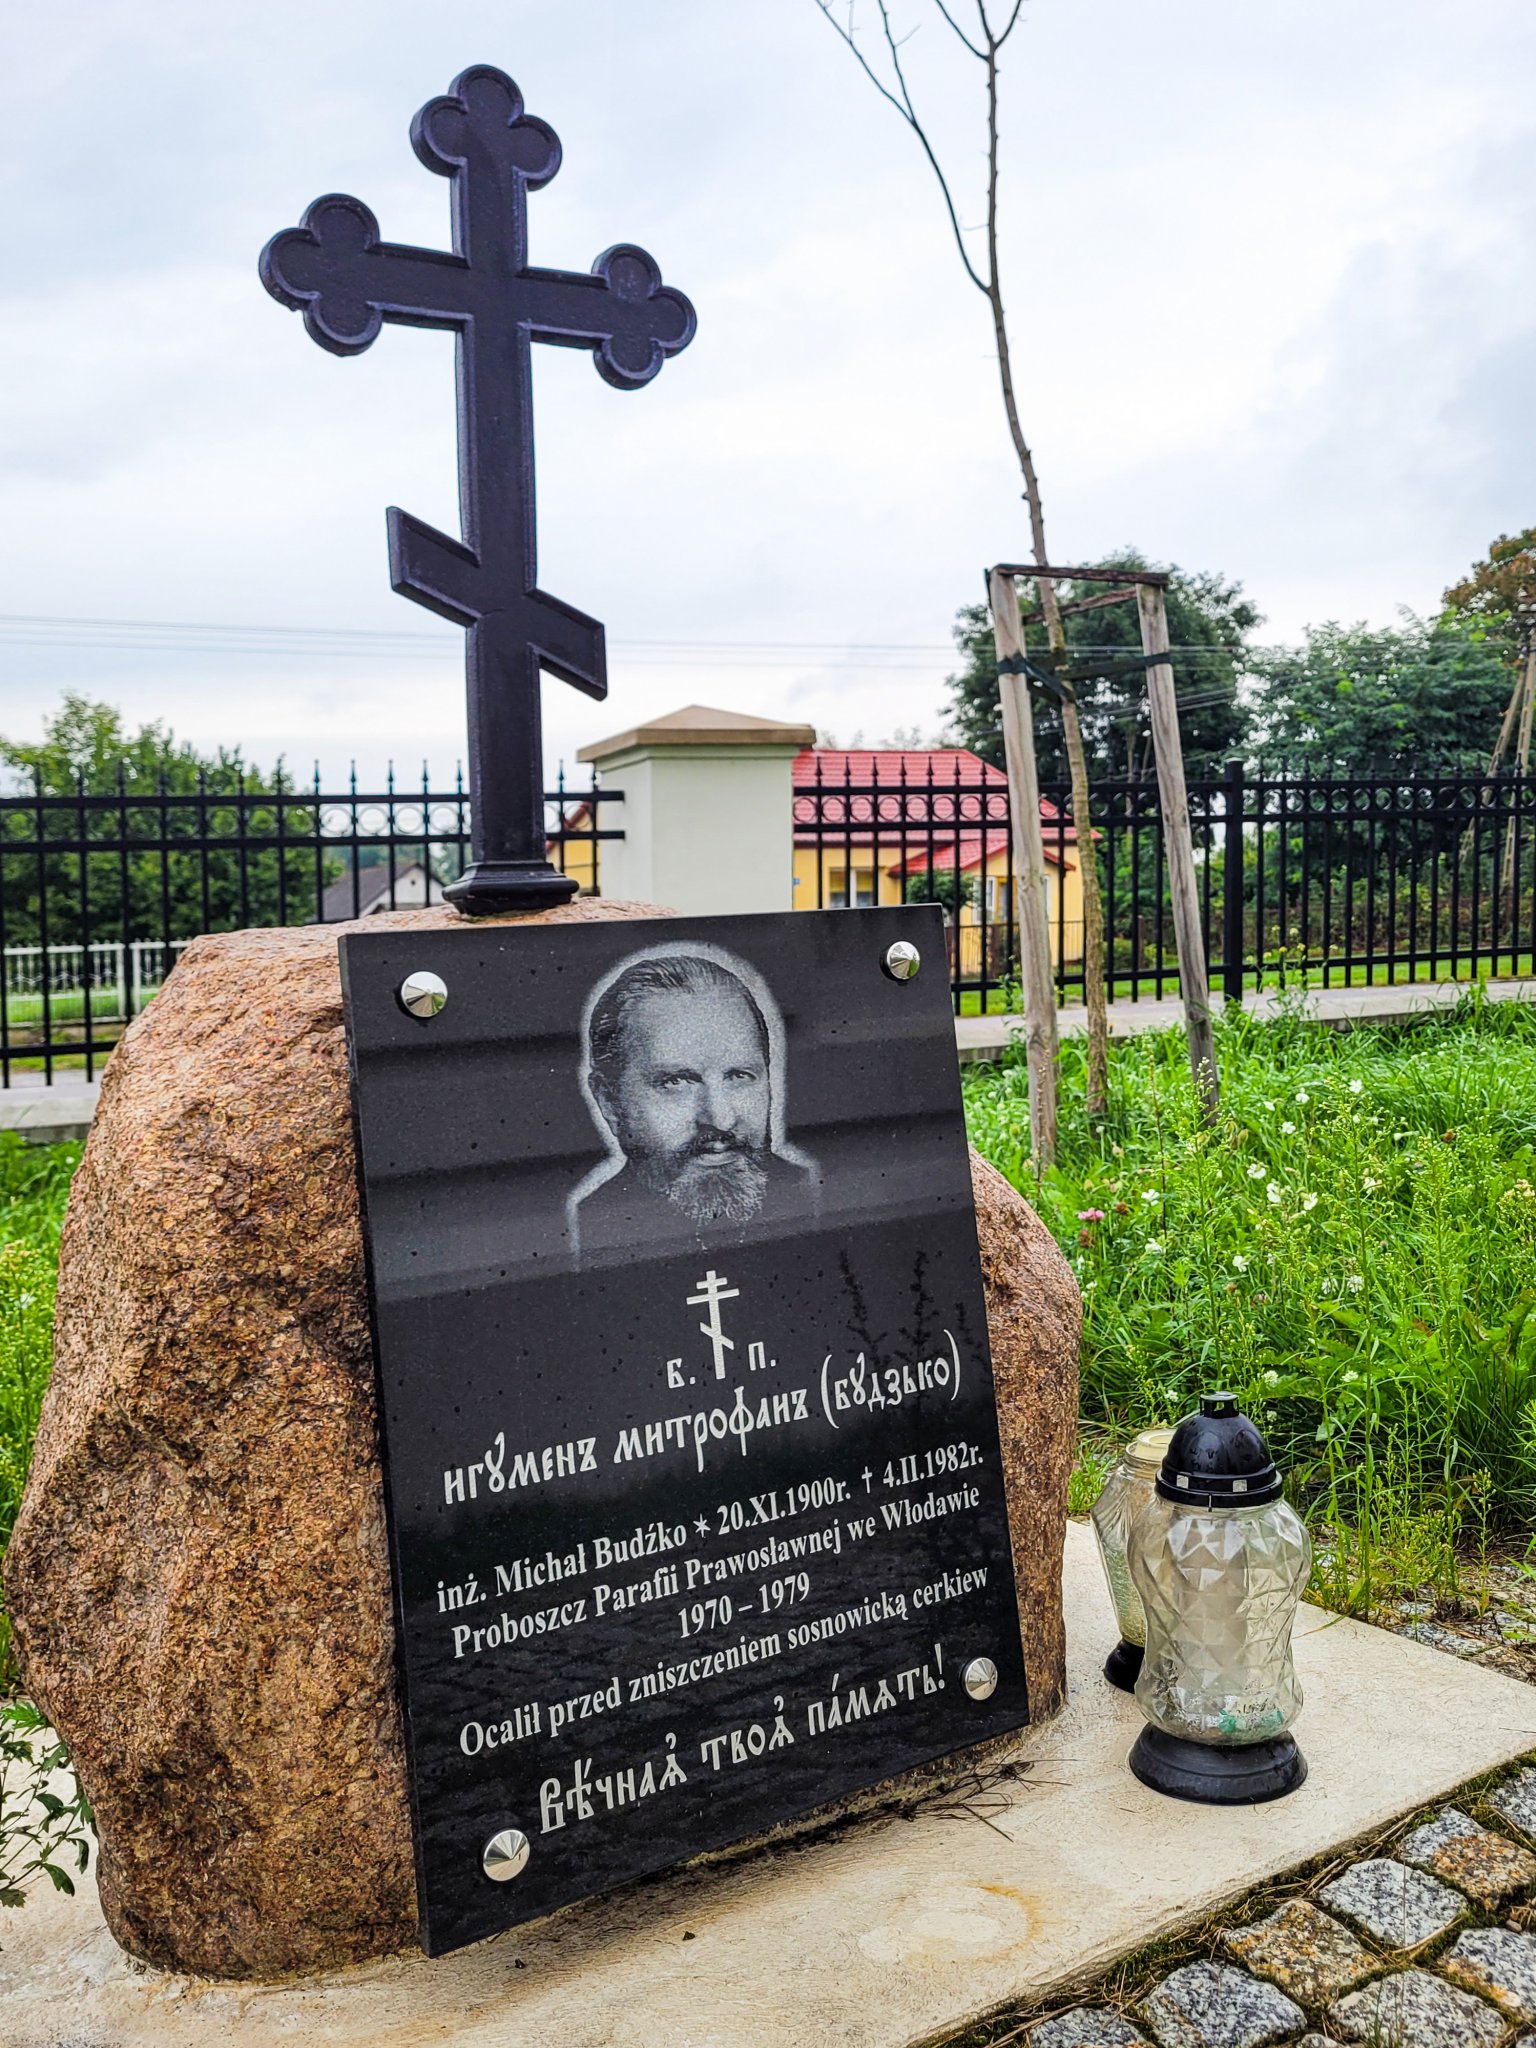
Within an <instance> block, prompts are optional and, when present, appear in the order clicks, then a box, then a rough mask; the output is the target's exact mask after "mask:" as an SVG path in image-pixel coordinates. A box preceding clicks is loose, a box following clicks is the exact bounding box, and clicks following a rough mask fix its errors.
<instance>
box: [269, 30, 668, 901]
mask: <svg viewBox="0 0 1536 2048" xmlns="http://www.w3.org/2000/svg"><path fill="white" fill-rule="evenodd" d="M411 143H412V146H413V147H414V149H415V151H416V154H417V156H418V157H419V158H420V159H421V161H422V162H423V163H424V164H425V165H426V166H427V168H428V170H431V171H436V172H438V173H439V174H440V175H442V176H444V177H448V178H451V179H452V180H453V251H452V254H449V253H448V252H447V251H446V250H438V249H412V248H407V247H403V246H401V245H400V244H398V243H392V242H384V241H381V240H380V239H379V224H378V222H377V221H376V220H375V219H374V217H373V214H372V213H371V212H370V211H369V209H368V208H367V207H366V206H364V205H363V203H362V201H361V200H360V199H352V198H349V197H348V196H347V195H346V194H344V193H332V194H330V195H329V196H327V197H326V198H323V199H317V200H316V201H315V202H314V204H313V205H312V206H311V207H309V208H308V209H307V210H306V212H305V214H304V216H303V219H302V221H301V222H300V224H299V226H298V227H296V228H285V229H284V230H283V232H282V233H281V234H277V235H274V236H273V237H272V240H271V241H270V242H268V244H267V246H266V248H265V249H264V250H263V251H262V256H261V278H262V282H263V284H265V286H266V288H267V290H268V291H269V292H271V294H272V296H273V297H274V298H276V299H280V300H281V301H282V303H283V304H284V305H285V306H290V307H293V308H295V309H296V310H302V312H303V314H304V325H305V326H306V327H307V328H308V330H309V333H310V335H311V337H312V339H314V340H315V341H318V342H319V344H320V346H321V347H322V348H327V349H330V350H331V351H332V353H333V354H335V355H341V356H348V355H357V354H358V353H360V351H361V350H363V349H365V348H367V347H369V346H370V344H371V343H372V342H373V341H374V340H375V338H376V337H377V335H378V332H379V328H380V326H381V324H382V323H383V322H384V321H386V320H395V321H399V322H400V323H401V324H402V325H403V326H407V327H447V328H451V329H452V330H453V331H454V333H455V335H456V336H457V344H458V392H459V515H460V520H461V523H462V526H463V530H464V537H463V539H462V541H459V540H454V539H451V538H450V537H449V536H448V535H447V534H444V533H439V532H437V531H436V529H435V528H433V527H430V526H427V525H425V524H424V523H423V522H422V521H421V520H419V519H415V518H413V517H412V516H411V515H410V513H408V512H402V511H401V510H400V509H399V507H398V506H391V507H390V509H389V571H390V581H391V583H392V584H393V585H394V588H395V589H396V590H397V591H399V592H400V593H401V595H402V596H404V597H411V598H414V599H415V600H416V602H417V603H418V604H424V605H426V606H428V607H429V608H430V609H431V610H432V611H435V612H440V613H441V614H442V616H443V617H444V618H447V619H452V620H453V621H454V623H455V624H456V625H460V626H464V627H467V629H468V642H467V647H466V669H467V681H468V697H469V779H470V799H471V831H472V841H471V851H472V855H473V859H472V863H471V865H470V866H469V868H467V869H466V870H465V872H464V874H463V875H462V876H461V877H460V879H459V880H458V881H457V882H454V883H452V884H451V885H450V886H449V888H448V889H447V890H445V891H444V894H445V895H447V896H448V897H449V898H450V899H451V900H452V901H453V902H455V903H457V904H458V906H459V908H460V909H461V910H463V911H466V912H469V913H471V914H483V913H486V912H490V911H497V910H539V909H544V908H547V907H548V906H549V905H551V904H555V903H562V902H564V901H565V900H566V899H567V898H568V897H569V896H571V895H572V894H574V892H575V888H576V884H575V883H574V882H573V881H569V880H568V879H567V878H566V877H565V876H564V875H562V874H560V873H559V872H558V871H557V870H556V869H555V868H553V867H552V866H551V865H550V862H549V859H548V842H547V837H546V833H545V826H544V762H543V750H542V742H541V735H540V717H539V671H540V670H541V669H549V670H550V671H551V673H552V674H554V675H557V676H560V677H561V678H562V679H563V680H564V681H566V682H568V683H573V684H574V685H575V686H576V688H577V689H579V690H585V691H586V692H587V694H588V695H589V696H592V697H602V696H605V695H606V694H607V689H608V682H607V669H606V656H605V652H604V646H603V629H602V627H601V625H600V624H599V623H598V622H597V620H596V619H589V618H588V617H587V616H586V614H585V613H584V612H579V611H577V610H575V609H574V607H573V606H571V605H568V604H563V603H562V602H561V601H560V599H559V598H555V597H550V596H549V595H548V594H547V593H546V592H544V591H542V590H540V589H539V588H538V578H537V565H536V554H535V511H534V488H533V389H532V353H533V352H532V347H531V344H532V343H533V342H535V341H549V342H554V343H556V344H557V345H558V346H560V347H562V348H589V349H591V351H592V356H593V360H594V362H595V363H596V365H597V369H598V373H599V375H600V376H602V377H604V378H606V379H607V381H608V382H609V383H610V384H614V385H617V386H618V388H619V389H620V390H621V391H634V390H638V389H639V387H640V386H641V385H642V384H648V383H649V382H650V380H651V378H652V377H654V376H655V375H656V372H657V371H658V370H659V369H660V368H661V366H662V364H663V363H664V362H665V361H666V359H667V357H668V356H670V355H676V353H677V352H678V350H679V349H683V348H686V347H687V346H688V343H689V342H690V341H691V340H692V339H693V331H694V314H693V308H692V306H690V305H689V303H688V301H687V299H685V298H684V297H683V295H682V293H681V292H678V291H673V290H671V289H670V288H669V287H667V286H664V285H663V284H662V282H661V272H660V271H659V270H658V268H657V266H656V265H655V263H653V262H652V260H651V258H650V257H649V256H648V255H647V254H646V253H645V251H644V250H643V249H637V248H634V247H633V246H632V245H630V244H628V243H621V244H619V245H618V246H617V247H615V248H612V249H609V250H608V251H607V252H606V253H605V254H603V255H602V256H599V257H598V259H597V261H596V263H594V264H593V266H592V269H591V271H590V273H586V274H583V273H581V272H579V271H563V270H538V269H534V268H532V267H531V266H530V265H529V263H528V260H527V256H528V234H527V197H528V194H529V192H530V191H537V190H538V188H539V187H540V186H541V185H547V184H548V183H549V181H550V179H551V178H552V177H553V176H554V175H555V172H556V171H557V170H558V169H559V168H560V142H559V138H558V137H557V136H556V135H555V133H554V130H553V129H552V128H550V127H548V126H547V125H546V124H545V123H544V122H543V121H539V120H536V119H534V117H533V116H532V115H530V114H526V113H525V112H524V111H523V99H522V94H521V93H520V92H519V91H518V89H517V87H516V86H515V85H514V84H513V83H512V81H511V79H510V78H508V77H507V76H506V74H505V73H504V72H501V71H497V70H494V69H493V68H492V67H491V66H490V65H488V64H477V65H476V66H475V67H474V68H473V69H472V70H469V71H465V72H462V73H461V74H460V75H459V77H458V78H456V79H455V80H454V82H453V86H452V89H451V90H450V91H449V92H448V93H447V94H446V95H445V96H444V97H443V98H441V99H435V100H430V101H429V102H428V103H427V105H426V106H424V107H423V108H422V110H421V112H420V113H419V114H418V115H417V116H416V118H415V120H414V121H413V122H412V124H411Z"/></svg>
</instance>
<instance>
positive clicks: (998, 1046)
mask: <svg viewBox="0 0 1536 2048" xmlns="http://www.w3.org/2000/svg"><path fill="white" fill-rule="evenodd" d="M1469 986H1471V984H1469V983H1467V982H1464V981H1443V982H1429V981H1412V982H1402V983H1399V984H1397V985H1395V986H1393V987H1391V988H1315V989H1311V990H1309V991H1308V993H1307V1009H1308V1012H1309V1014H1310V1015H1312V1016H1313V1017H1315V1018H1316V1019H1317V1021H1318V1022H1319V1023H1320V1024H1334V1025H1337V1026H1339V1027H1340V1028H1341V1029H1344V1028H1347V1027H1348V1026H1349V1025H1351V1024H1378V1023H1385V1022H1390V1021H1392V1020H1394V1019H1402V1018H1405V1017H1418V1016H1423V1015H1424V1013H1425V1012H1426V1011H1429V1010H1448V1009H1450V1008H1451V1007H1452V1006H1453V1005H1454V1004H1456V1003H1458V1002H1459V1001H1460V1000H1461V998H1462V997H1463V996H1464V995H1465V994H1466V993H1467V991H1468V988H1469ZM1485 986H1486V989H1487V994H1488V999H1489V1001H1490V1002H1496V1003H1536V981H1490V982H1488V983H1486V984H1485ZM1288 1000H1294V998H1290V999H1288ZM1243 1008H1244V1009H1245V1010H1246V1011H1247V1012H1248V1014H1249V1016H1250V1017H1273V1016H1275V1015H1277V1014H1278V1013H1279V1011H1280V1009H1281V1003H1280V1000H1279V998H1277V997H1276V996H1274V995H1272V994H1270V993H1269V992H1268V991H1266V992H1265V993H1264V994H1263V995H1246V996H1244V998H1243ZM1057 1019H1058V1028H1059V1029H1060V1032H1061V1035H1062V1037H1063V1038H1079V1037H1081V1036H1083V1034H1084V1033H1086V1031H1087V1029H1088V1012H1087V1010H1086V1009H1084V1007H1083V1005H1082V1004H1081V1003H1068V1004H1066V1005H1065V1006H1064V1007H1063V1008H1062V1009H1061V1010H1059V1011H1058V1012H1057ZM1023 1022H1024V1020H1023V1018H1022V1017H957V1018H956V1019H955V1040H956V1043H957V1044H958V1045H959V1048H960V1057H961V1059H962V1060H995V1059H996V1058H997V1056H998V1054H999V1053H1001V1052H1004V1051H1006V1050H1007V1048H1008V1046H1009V1045H1010V1044H1011V1043H1012V1041H1013V1037H1014V1034H1015V1033H1016V1032H1017V1031H1018V1030H1019V1029H1020V1028H1021V1027H1022V1025H1023ZM1183 1022H1184V1011H1183V1007H1182V1005H1181V1004H1180V1002H1179V999H1178V997H1177V996H1163V997H1161V998H1160V999H1157V1000H1149V1001H1143V1002H1139V1003H1129V1002H1121V1003H1111V1004H1110V1006H1109V1028H1110V1033H1111V1035H1112V1036H1113V1037H1115V1038H1130V1037H1133V1036H1134V1035H1135V1034H1136V1033H1137V1032H1138V1031H1166V1030H1167V1029H1168V1028H1169V1027H1170V1026H1173V1027H1174V1028H1178V1027H1180V1026H1182V1024H1183Z"/></svg>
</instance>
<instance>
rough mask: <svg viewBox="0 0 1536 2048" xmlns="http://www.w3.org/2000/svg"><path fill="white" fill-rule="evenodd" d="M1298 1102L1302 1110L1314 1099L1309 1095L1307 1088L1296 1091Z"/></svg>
mask: <svg viewBox="0 0 1536 2048" xmlns="http://www.w3.org/2000/svg"><path fill="white" fill-rule="evenodd" d="M1296 1100H1297V1101H1298V1102H1299V1103H1300V1104H1301V1106H1302V1108H1303V1109H1305V1108H1306V1106H1307V1104H1308V1103H1309V1102H1310V1101H1311V1100H1312V1098H1311V1096H1310V1095H1309V1094H1308V1093H1307V1091H1306V1089H1305V1088H1298V1089H1297V1090H1296Z"/></svg>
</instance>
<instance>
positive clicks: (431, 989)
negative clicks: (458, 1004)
mask: <svg viewBox="0 0 1536 2048" xmlns="http://www.w3.org/2000/svg"><path fill="white" fill-rule="evenodd" d="M396 994H397V995H398V996H399V998H400V1007H401V1009H402V1010H404V1011H405V1012H406V1013H407V1015H409V1016H412V1017H429V1018H430V1017H435V1016H436V1015H437V1013H438V1011H439V1010H440V1009H441V1008H442V1007H443V1005H444V1003H446V1002H447V1000H448V984H447V982H446V981H444V979H443V977H442V976H441V975H440V974H431V973H429V972H428V971H427V969H426V968H424V967H418V968H417V970H416V972H415V973H414V974H408V975H407V976H406V977H405V979H404V981H402V982H401V984H400V986H399V988H398V989H397V990H396Z"/></svg>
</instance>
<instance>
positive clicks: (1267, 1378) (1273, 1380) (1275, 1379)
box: [1264, 1370, 1280, 1387]
mask: <svg viewBox="0 0 1536 2048" xmlns="http://www.w3.org/2000/svg"><path fill="white" fill-rule="evenodd" d="M1264 1384H1265V1386H1266V1387H1278V1386H1279V1384H1280V1375H1279V1373H1277V1372H1275V1371H1273V1370H1271V1371H1269V1372H1267V1373H1265V1375H1264Z"/></svg>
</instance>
